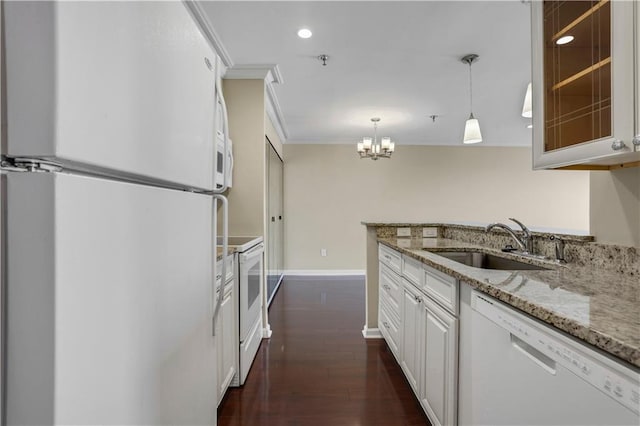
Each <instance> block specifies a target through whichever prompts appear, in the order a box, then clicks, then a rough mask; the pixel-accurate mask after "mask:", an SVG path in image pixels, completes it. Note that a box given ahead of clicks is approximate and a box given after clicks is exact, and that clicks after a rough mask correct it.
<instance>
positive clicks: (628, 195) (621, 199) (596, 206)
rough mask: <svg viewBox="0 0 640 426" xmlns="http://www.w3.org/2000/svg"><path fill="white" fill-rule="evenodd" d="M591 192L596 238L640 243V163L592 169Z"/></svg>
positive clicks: (622, 242) (605, 240)
mask: <svg viewBox="0 0 640 426" xmlns="http://www.w3.org/2000/svg"><path fill="white" fill-rule="evenodd" d="M590 194H591V197H590V213H591V215H590V216H591V218H590V221H591V227H590V230H591V233H592V234H593V235H594V236H595V237H596V240H597V241H600V242H604V243H614V244H620V245H626V246H635V247H640V167H634V168H631V169H621V170H616V171H612V172H606V171H598V172H591V173H590Z"/></svg>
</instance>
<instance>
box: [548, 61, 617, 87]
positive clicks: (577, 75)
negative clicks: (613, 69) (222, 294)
mask: <svg viewBox="0 0 640 426" xmlns="http://www.w3.org/2000/svg"><path fill="white" fill-rule="evenodd" d="M609 64H611V57H608V58H605V59H603V60H601V61H600V62H598V63H595V64H593V65H591V66H590V67H587V68H585V69H583V70H582V71H580V72H577V73H575V74H574V75H572V76H570V77H567V78H565V79H564V80H562V81H561V82H559V83H556V84H554V85H553V86H552V87H551V90H558V89H560V88H562V87H564V86H566V85H568V84H571V83H573V82H574V81H577V80H578V79H580V78H582V77H584V76H586V75H588V74H590V73H592V72H594V71H596V70H598V69H600V68H602V67H604V66H606V65H609Z"/></svg>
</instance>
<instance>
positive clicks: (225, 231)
mask: <svg viewBox="0 0 640 426" xmlns="http://www.w3.org/2000/svg"><path fill="white" fill-rule="evenodd" d="M218 200H220V202H221V203H222V271H221V276H222V278H221V283H220V292H219V293H218V298H217V300H216V302H215V307H214V309H213V319H212V322H211V325H212V327H213V331H212V333H213V335H214V336H215V335H216V321H217V319H218V314H219V312H220V305H222V299H223V297H224V286H225V284H226V283H225V281H226V277H227V255H228V253H229V202H228V201H227V197H225V196H224V195H220V194H214V195H213V214H214V218H216V216H217V211H218V209H217V207H218ZM215 222H216V220H214V223H213V227H214V228H213V229H214V237H215V229H216V228H217V226H218V225H217V223H215ZM215 240H216V239H215V238H214V242H215ZM216 254H217V253H216ZM217 263H218V262H217V256H214V259H213V264H214V273H213V277H214V279H213V285H214V288H215V286H216V281H217V280H216V279H215V277H216V270H215V267H216V266H217ZM215 296H216V291H215V290H214V291H213V297H215Z"/></svg>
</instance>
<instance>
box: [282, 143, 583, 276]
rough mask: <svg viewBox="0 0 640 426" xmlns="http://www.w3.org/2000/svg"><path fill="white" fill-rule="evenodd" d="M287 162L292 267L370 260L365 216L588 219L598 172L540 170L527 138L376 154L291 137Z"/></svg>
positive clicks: (541, 221) (570, 224)
mask: <svg viewBox="0 0 640 426" xmlns="http://www.w3.org/2000/svg"><path fill="white" fill-rule="evenodd" d="M284 164H285V171H284V187H285V189H284V192H285V217H286V218H287V220H286V223H285V241H286V245H285V251H286V252H285V269H286V270H364V268H365V234H366V233H365V228H364V226H362V225H361V224H360V222H361V221H402V222H407V221H408V222H423V221H478V222H492V221H501V222H504V221H506V220H507V218H509V217H516V218H518V219H520V220H522V221H523V222H524V223H525V224H527V225H530V226H539V227H553V228H563V229H578V230H588V229H589V172H585V171H562V172H559V171H532V170H531V150H530V149H528V148H498V147H473V146H466V147H421V146H405V145H403V146H400V147H398V149H397V151H396V153H395V154H394V156H393V158H392V159H389V160H384V159H383V160H379V161H371V160H360V159H359V158H358V156H357V154H356V152H355V146H351V145H294V144H285V146H284ZM321 248H326V249H327V256H326V257H321V256H320V249H321Z"/></svg>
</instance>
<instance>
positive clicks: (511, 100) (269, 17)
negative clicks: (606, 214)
mask: <svg viewBox="0 0 640 426" xmlns="http://www.w3.org/2000/svg"><path fill="white" fill-rule="evenodd" d="M202 7H203V9H204V10H205V12H206V13H207V15H208V17H209V19H210V21H211V23H212V24H213V27H214V28H215V30H216V32H217V33H218V35H219V36H220V39H221V41H222V43H223V44H224V46H225V47H226V49H227V51H228V52H229V54H230V56H231V58H232V59H233V61H234V67H236V66H241V65H243V64H245V65H246V64H278V66H279V69H280V72H281V74H282V76H283V82H282V83H281V84H276V85H274V89H275V93H276V95H277V98H278V101H279V104H280V107H281V110H282V113H283V118H284V122H285V125H286V128H287V131H288V139H287V142H291V143H355V142H356V141H357V140H358V139H359V138H361V137H362V136H367V135H372V134H373V127H372V124H371V122H370V118H371V117H380V118H381V121H380V124H379V136H391V138H392V139H393V140H394V141H396V143H397V145H398V146H400V145H403V144H410V145H462V136H463V131H464V123H465V120H466V119H467V118H468V116H469V67H468V65H466V64H463V63H462V62H461V61H460V58H461V57H462V56H464V55H465V54H468V53H476V54H478V55H479V56H480V57H479V59H478V61H477V62H476V63H474V64H473V67H472V71H473V112H474V115H475V116H476V118H478V119H479V121H480V125H481V129H482V136H483V143H482V145H489V146H529V145H530V144H531V130H530V129H528V128H527V127H526V126H527V124H529V122H530V119H525V118H523V117H521V115H520V112H521V110H522V102H523V99H524V94H525V90H526V86H527V83H528V82H529V81H530V68H531V58H530V22H529V19H530V18H529V16H530V15H529V5H528V4H523V3H522V2H520V1H519V0H511V1H493V2H491V1H465V2H463V1H407V2H404V1H387V2H384V1H284V2H274V1H258V2H247V1H211V2H203V3H202ZM302 27H306V28H309V29H311V30H312V31H313V37H311V38H310V39H306V40H305V39H301V38H299V37H298V36H297V34H296V33H297V31H298V29H300V28H302ZM321 54H326V55H329V60H328V62H327V66H322V62H321V61H320V60H318V59H317V57H318V55H321ZM430 115H437V116H438V117H437V118H436V120H435V122H434V121H433V120H432V119H431V118H430V117H429V116H430Z"/></svg>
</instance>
